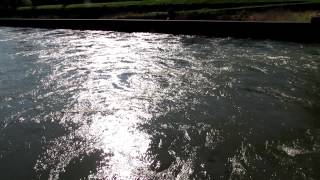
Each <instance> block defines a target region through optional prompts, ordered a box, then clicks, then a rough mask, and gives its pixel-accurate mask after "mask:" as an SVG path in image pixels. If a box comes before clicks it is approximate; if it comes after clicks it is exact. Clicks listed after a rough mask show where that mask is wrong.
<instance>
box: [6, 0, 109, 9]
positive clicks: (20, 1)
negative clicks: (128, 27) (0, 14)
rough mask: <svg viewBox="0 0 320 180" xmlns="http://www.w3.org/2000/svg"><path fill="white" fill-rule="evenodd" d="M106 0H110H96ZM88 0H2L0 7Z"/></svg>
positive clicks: (72, 2)
mask: <svg viewBox="0 0 320 180" xmlns="http://www.w3.org/2000/svg"><path fill="white" fill-rule="evenodd" d="M96 1H99V2H106V1H108V0H96ZM84 2H88V0H0V9H15V8H17V7H19V6H39V5H51V4H64V5H67V4H80V3H84Z"/></svg>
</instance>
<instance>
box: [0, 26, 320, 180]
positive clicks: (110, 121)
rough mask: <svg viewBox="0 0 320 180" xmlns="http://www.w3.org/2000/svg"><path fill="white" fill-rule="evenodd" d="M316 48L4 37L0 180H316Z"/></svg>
mask: <svg viewBox="0 0 320 180" xmlns="http://www.w3.org/2000/svg"><path fill="white" fill-rule="evenodd" d="M319 68H320V45H319V44H318V45H317V44H298V43H290V42H276V41H268V40H263V41H258V40H248V39H243V40H240V39H232V38H206V37H198V36H185V35H181V36H175V35H168V34H154V33H121V32H107V31H77V30H45V29H32V28H4V27H2V28H0V175H1V179H26V180H27V179H68V180H71V179H87V178H88V179H183V180H184V179H295V178H296V179H319V178H320V172H319V167H320V122H319V120H320V71H319Z"/></svg>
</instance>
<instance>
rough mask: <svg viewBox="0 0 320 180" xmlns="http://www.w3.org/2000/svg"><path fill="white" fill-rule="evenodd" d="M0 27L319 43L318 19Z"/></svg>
mask: <svg viewBox="0 0 320 180" xmlns="http://www.w3.org/2000/svg"><path fill="white" fill-rule="evenodd" d="M0 26H12V27H33V28H48V29H79V30H106V31H122V32H155V33H167V34H186V35H203V36H211V37H212V36H214V37H234V38H252V39H271V40H283V41H293V42H310V43H320V36H319V32H320V23H319V22H318V21H316V22H313V23H298V22H267V21H222V20H150V19H25V18H2V19H0Z"/></svg>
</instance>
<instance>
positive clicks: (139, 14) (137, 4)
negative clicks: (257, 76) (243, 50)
mask: <svg viewBox="0 0 320 180" xmlns="http://www.w3.org/2000/svg"><path fill="white" fill-rule="evenodd" d="M319 10H320V0H313V1H309V0H304V1H292V0H240V1H239V0H140V1H138V0H137V1H135V0H130V1H113V2H107V3H87V4H69V5H44V6H34V7H32V6H29V7H19V8H17V9H16V11H14V12H10V13H7V14H6V13H2V14H1V13H0V16H2V17H4V16H7V17H27V18H28V17H31V18H38V17H40V18H143V19H167V18H170V19H228V20H249V19H250V18H251V19H252V20H268V18H267V17H273V18H271V19H270V20H282V19H281V18H280V17H278V18H274V17H275V16H272V14H273V13H275V14H278V16H281V12H282V11H285V12H286V13H285V15H284V16H283V20H286V18H287V19H288V20H293V21H295V20H298V21H306V19H309V17H311V16H314V15H316V14H317V13H318V12H319ZM259 13H261V14H259ZM289 17H290V18H289Z"/></svg>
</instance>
